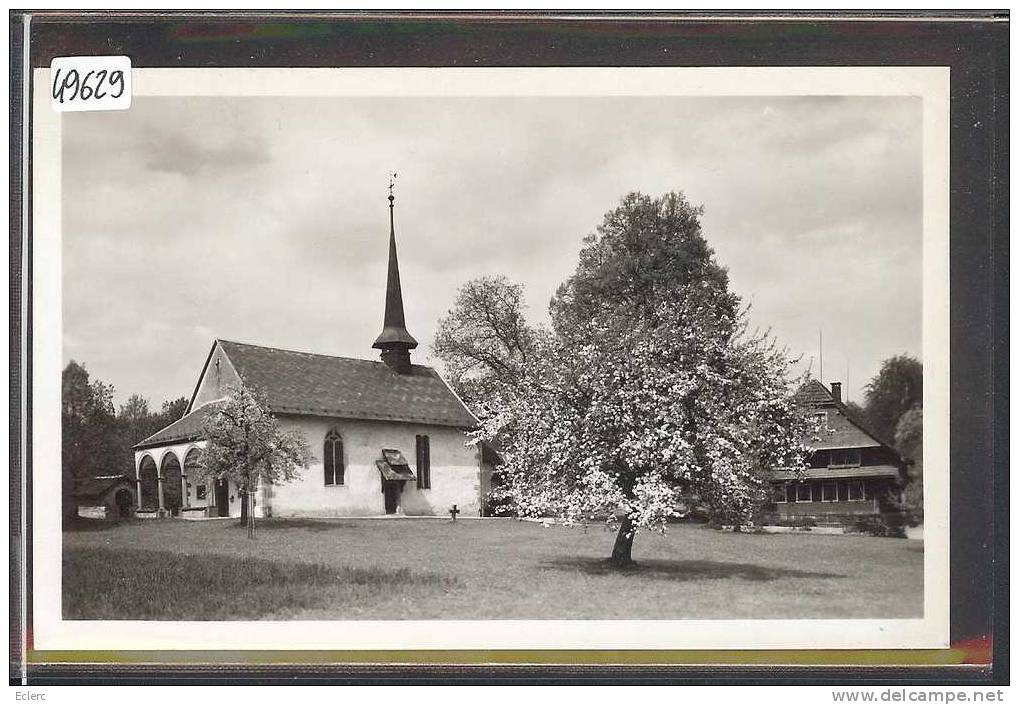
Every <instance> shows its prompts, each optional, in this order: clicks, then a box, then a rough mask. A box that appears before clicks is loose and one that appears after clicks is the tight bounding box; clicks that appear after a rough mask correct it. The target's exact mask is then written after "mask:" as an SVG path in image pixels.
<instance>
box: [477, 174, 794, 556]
mask: <svg viewBox="0 0 1019 705" xmlns="http://www.w3.org/2000/svg"><path fill="white" fill-rule="evenodd" d="M700 213H701V211H700V209H699V208H694V207H692V206H690V204H689V203H687V201H686V200H685V199H684V198H683V196H682V195H681V194H675V193H670V194H666V195H665V196H662V197H660V198H651V197H648V196H644V195H641V194H630V195H629V196H627V197H626V198H624V199H623V201H622V204H621V205H620V206H619V207H618V208H617V209H615V210H613V211H611V212H610V213H608V214H607V215H606V216H605V220H604V223H603V224H602V226H601V227H599V229H598V232H597V234H596V235H592V236H590V237H588V238H587V239H585V241H584V247H583V249H582V251H581V254H580V262H579V264H578V267H577V270H576V272H575V273H574V275H573V276H572V277H571V278H570V279H569V280H568V281H567V282H566V283H565V284H564V285H563V286H561V287H560V288H559V290H558V291H557V293H556V296H555V297H554V298H553V300H552V302H551V305H550V309H551V310H550V312H551V314H552V320H553V330H552V331H551V332H550V333H548V334H540V335H536V336H535V337H534V341H533V345H534V349H533V351H532V352H531V353H530V354H529V355H528V357H527V360H526V362H525V364H524V365H523V375H522V376H521V378H520V381H519V382H518V383H517V384H515V385H508V384H506V385H498V386H497V389H496V390H495V393H494V395H493V405H494V407H495V409H496V413H493V414H491V415H490V416H488V417H487V418H486V419H484V420H483V421H484V423H483V425H482V428H481V429H480V430H479V431H478V432H477V433H475V434H474V438H475V439H476V440H490V439H493V438H502V439H503V441H502V444H501V448H500V451H501V455H502V458H503V461H504V463H503V466H502V468H501V470H502V473H503V476H504V478H505V480H506V484H505V485H504V487H503V488H502V490H501V491H502V493H503V495H504V497H505V499H506V500H508V501H509V502H510V503H511V504H512V505H513V506H515V507H516V508H517V510H518V511H519V512H520V513H521V514H523V515H525V516H535V517H540V516H555V517H559V518H561V519H563V520H564V521H565V522H567V523H572V522H577V521H581V520H585V519H588V518H590V517H592V516H597V515H601V514H605V513H608V514H609V518H610V521H612V522H616V521H618V525H619V529H618V533H617V535H616V541H615V544H614V546H613V550H612V555H611V558H610V561H611V562H612V563H614V564H616V565H620V566H625V565H629V564H631V563H632V562H633V560H632V546H633V540H634V535H635V533H636V532H637V531H638V530H639V529H656V530H662V531H664V528H665V522H666V521H667V520H668V519H669V518H670V517H672V516H674V515H675V514H676V509H675V508H676V506H677V495H678V494H679V493H681V492H685V493H691V492H692V493H695V494H697V495H698V496H700V497H701V498H702V500H704V501H706V502H707V503H708V504H709V505H710V506H711V508H712V511H713V513H714V515H715V517H716V518H717V519H719V520H721V521H728V522H731V523H734V524H736V525H739V524H741V523H745V522H747V521H750V518H751V516H752V514H753V511H754V509H755V507H756V505H757V503H758V501H759V500H760V499H761V498H762V496H763V495H764V493H765V492H766V488H767V483H766V481H765V478H764V472H765V471H766V470H768V469H771V468H775V467H788V468H802V467H803V465H804V459H805V457H806V453H807V449H806V448H805V447H804V446H803V444H802V438H803V437H804V436H805V435H806V434H807V432H808V431H809V422H808V420H807V416H806V414H805V413H804V410H803V409H800V408H799V407H798V406H797V405H796V401H795V399H794V397H793V396H792V395H791V394H790V392H791V390H792V388H793V387H794V386H795V385H796V383H797V381H798V380H794V379H792V378H791V372H790V370H791V364H790V362H791V361H790V360H789V359H788V357H787V356H786V353H785V351H784V350H782V349H779V348H778V347H777V346H776V345H775V343H774V341H773V340H772V339H771V338H770V336H769V335H767V334H759V333H751V332H749V331H748V329H747V325H746V315H745V312H744V313H741V312H740V310H739V299H738V298H737V297H736V296H735V295H733V294H732V293H731V292H729V291H728V277H727V275H726V272H725V270H724V269H723V268H722V267H721V266H719V265H718V264H717V263H716V262H715V261H714V257H713V252H712V251H711V249H710V247H708V245H707V242H706V241H705V240H704V237H703V235H702V234H701V230H700V222H699V216H700Z"/></svg>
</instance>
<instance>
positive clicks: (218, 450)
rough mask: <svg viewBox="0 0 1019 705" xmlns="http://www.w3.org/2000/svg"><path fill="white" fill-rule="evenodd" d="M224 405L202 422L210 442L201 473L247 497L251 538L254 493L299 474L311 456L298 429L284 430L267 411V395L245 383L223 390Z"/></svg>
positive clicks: (245, 520)
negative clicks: (232, 485) (222, 480)
mask: <svg viewBox="0 0 1019 705" xmlns="http://www.w3.org/2000/svg"><path fill="white" fill-rule="evenodd" d="M225 393H226V396H227V402H226V404H225V405H224V406H223V407H222V408H221V409H220V410H219V411H217V412H216V413H214V414H211V415H209V416H208V417H207V418H206V421H205V423H204V426H203V435H204V437H205V438H206V440H207V441H208V442H207V444H206V446H205V449H204V451H203V452H202V463H201V464H200V473H201V474H202V476H203V478H204V479H205V480H206V481H207V482H211V481H213V480H215V479H217V478H227V479H230V480H233V482H234V483H236V484H237V486H238V488H239V491H240V492H241V493H242V495H243V497H244V505H243V509H244V516H243V518H242V522H244V523H246V524H247V527H248V538H254V537H255V513H254V506H255V504H254V502H255V493H256V491H257V490H258V487H259V486H260V485H263V484H268V485H274V484H279V483H281V482H287V481H289V480H292V479H295V478H297V477H299V476H300V469H301V468H302V467H305V466H307V464H308V463H309V462H310V461H311V459H312V455H311V451H310V449H309V447H308V443H307V441H306V440H305V438H304V435H303V434H302V433H301V432H300V431H283V430H281V429H280V426H279V422H278V420H277V419H276V417H275V416H274V415H273V414H272V412H271V411H270V410H269V404H268V401H267V399H266V397H265V394H264V393H263V392H261V391H258V390H255V389H252V388H251V387H248V386H244V385H231V386H228V387H227V388H226V389H225Z"/></svg>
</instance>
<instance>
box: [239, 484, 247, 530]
mask: <svg viewBox="0 0 1019 705" xmlns="http://www.w3.org/2000/svg"><path fill="white" fill-rule="evenodd" d="M237 494H238V495H239V496H240V498H241V518H240V521H238V522H237V523H238V524H239V525H240V526H247V525H248V492H247V490H245V489H244V488H243V487H241V488H239V489H238V490H237Z"/></svg>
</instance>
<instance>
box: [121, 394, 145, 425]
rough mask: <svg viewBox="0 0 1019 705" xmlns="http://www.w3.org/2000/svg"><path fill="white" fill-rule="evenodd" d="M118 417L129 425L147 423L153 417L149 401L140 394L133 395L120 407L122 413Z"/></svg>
mask: <svg viewBox="0 0 1019 705" xmlns="http://www.w3.org/2000/svg"><path fill="white" fill-rule="evenodd" d="M117 416H118V418H120V419H121V420H123V421H125V422H128V423H134V422H138V421H146V420H148V419H149V417H150V416H151V413H150V412H149V400H148V399H146V398H145V397H143V396H141V395H140V394H132V395H131V396H129V397H128V398H127V401H126V402H125V403H123V404H121V405H120V413H118V414H117Z"/></svg>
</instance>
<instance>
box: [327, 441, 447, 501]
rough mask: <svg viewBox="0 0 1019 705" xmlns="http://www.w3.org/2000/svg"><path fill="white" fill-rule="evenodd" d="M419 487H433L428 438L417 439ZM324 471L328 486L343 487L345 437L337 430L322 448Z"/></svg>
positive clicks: (423, 488)
mask: <svg viewBox="0 0 1019 705" xmlns="http://www.w3.org/2000/svg"><path fill="white" fill-rule="evenodd" d="M415 446H416V454H415V458H416V463H417V486H418V489H419V490H427V489H430V488H431V486H432V452H431V441H430V440H429V438H428V436H417V437H416V438H415ZM322 469H323V474H324V476H325V477H324V479H325V484H327V485H342V484H343V480H344V475H345V472H346V465H345V463H344V459H343V437H342V436H341V435H340V434H339V432H338V431H337V430H336V429H333V430H331V431H329V433H327V434H326V438H325V442H324V443H323V447H322Z"/></svg>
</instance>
